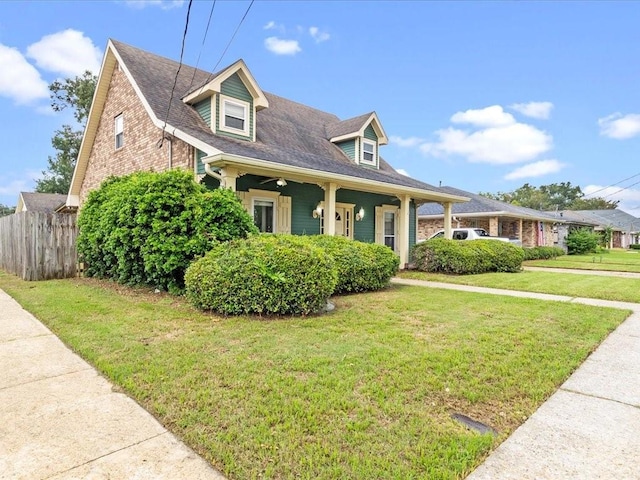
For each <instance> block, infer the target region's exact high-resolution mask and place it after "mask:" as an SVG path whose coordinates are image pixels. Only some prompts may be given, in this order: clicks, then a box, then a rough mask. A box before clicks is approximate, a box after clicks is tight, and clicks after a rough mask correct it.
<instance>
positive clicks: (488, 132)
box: [420, 116, 553, 165]
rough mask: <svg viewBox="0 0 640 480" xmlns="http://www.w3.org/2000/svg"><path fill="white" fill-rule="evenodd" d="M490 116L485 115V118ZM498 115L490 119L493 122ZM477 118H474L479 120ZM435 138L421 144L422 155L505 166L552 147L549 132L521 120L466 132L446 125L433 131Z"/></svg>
mask: <svg viewBox="0 0 640 480" xmlns="http://www.w3.org/2000/svg"><path fill="white" fill-rule="evenodd" d="M489 118H490V116H488V117H487V119H485V120H487V121H488V119H489ZM498 118H499V117H495V118H494V119H493V120H494V121H497V120H498ZM481 120H482V119H481V118H480V117H478V118H474V121H481ZM436 135H437V136H438V141H437V142H435V143H424V144H422V145H421V146H420V150H421V151H422V152H423V153H424V154H426V155H433V156H442V155H460V156H463V157H466V158H467V159H468V160H469V161H471V162H477V163H489V164H494V165H505V164H511V163H519V162H526V161H530V160H533V159H534V158H535V157H537V156H538V155H540V154H542V153H545V152H547V151H549V150H550V149H551V148H552V147H553V138H552V137H551V135H548V134H547V133H545V132H543V131H541V130H538V129H537V128H535V127H532V126H531V125H527V124H524V123H513V124H510V125H504V126H496V127H491V128H485V129H482V130H477V131H475V132H469V131H465V130H459V129H455V128H451V127H449V128H447V129H444V130H438V131H437V132H436Z"/></svg>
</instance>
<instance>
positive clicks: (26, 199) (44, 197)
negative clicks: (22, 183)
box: [20, 192, 67, 213]
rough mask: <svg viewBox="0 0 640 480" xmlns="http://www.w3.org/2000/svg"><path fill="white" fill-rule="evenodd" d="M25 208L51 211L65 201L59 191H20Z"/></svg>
mask: <svg viewBox="0 0 640 480" xmlns="http://www.w3.org/2000/svg"><path fill="white" fill-rule="evenodd" d="M20 196H21V197H22V202H23V203H24V208H25V210H28V211H30V212H44V213H53V212H55V211H56V209H57V208H58V207H60V206H61V205H62V204H64V203H65V202H66V201H67V196H66V195H62V194H60V193H35V192H20Z"/></svg>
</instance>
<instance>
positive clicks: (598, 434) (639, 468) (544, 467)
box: [392, 269, 640, 480]
mask: <svg viewBox="0 0 640 480" xmlns="http://www.w3.org/2000/svg"><path fill="white" fill-rule="evenodd" d="M554 270H555V271H557V269H554ZM580 273H586V272H584V271H581V272H580ZM609 273H612V272H609ZM612 276H613V275H612ZM392 281H393V282H394V283H398V284H404V285H419V286H424V287H432V288H446V289H451V290H463V291H471V292H478V293H487V294H495V295H509V296H518V297H527V298H537V299H541V300H552V301H560V302H572V303H582V304H587V305H594V306H605V307H613V308H622V309H625V310H631V311H633V313H632V315H631V316H630V317H628V318H627V319H626V320H625V321H624V322H623V323H622V324H621V325H620V326H619V327H618V328H617V329H616V330H615V331H614V332H613V333H612V334H611V335H609V336H608V337H607V339H606V340H605V341H604V342H603V343H602V344H601V345H600V346H599V347H598V348H597V349H596V351H595V352H593V353H592V354H591V355H590V356H589V357H588V358H587V360H586V361H585V362H584V363H583V364H582V365H581V366H580V367H579V368H578V369H577V370H576V371H575V372H574V373H573V375H571V377H569V379H568V380H567V381H566V382H565V383H564V384H563V385H562V386H561V387H560V389H559V390H558V391H556V392H555V393H554V394H553V395H552V396H551V397H550V398H549V399H548V400H547V401H546V402H545V403H544V404H542V406H540V408H539V409H538V410H537V411H536V412H535V413H534V414H533V415H532V416H531V417H530V418H529V419H528V420H527V421H526V422H525V423H524V424H523V425H521V426H520V427H519V428H518V429H516V431H515V432H514V433H513V434H512V435H511V436H510V437H509V438H507V439H506V440H505V441H504V442H503V443H502V444H501V445H500V446H499V447H498V448H497V449H496V450H495V451H494V452H493V453H492V454H491V455H490V456H489V457H488V458H487V460H486V461H485V462H484V463H483V464H482V465H480V466H479V467H478V468H477V469H476V470H475V471H474V472H472V473H471V475H469V476H468V477H467V480H502V479H513V480H516V479H517V480H534V479H535V480H542V479H554V480H555V479H589V480H590V479H625V480H630V479H640V304H634V303H625V302H611V301H607V300H594V299H590V298H574V297H565V296H560V295H548V294H539V293H530V292H515V291H512V290H499V289H490V288H483V287H469V286H464V285H453V284H447V283H439V282H425V281H420V280H409V279H399V278H395V279H393V280H392ZM639 287H640V282H639ZM550 308H553V307H552V306H551V305H550Z"/></svg>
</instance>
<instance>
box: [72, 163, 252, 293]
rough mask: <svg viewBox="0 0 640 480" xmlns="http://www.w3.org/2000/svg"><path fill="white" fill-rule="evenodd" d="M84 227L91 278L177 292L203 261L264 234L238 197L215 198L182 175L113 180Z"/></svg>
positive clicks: (81, 244) (82, 241)
mask: <svg viewBox="0 0 640 480" xmlns="http://www.w3.org/2000/svg"><path fill="white" fill-rule="evenodd" d="M78 225H79V228H80V234H79V237H78V254H79V258H80V261H82V262H84V263H85V273H86V274H87V275H89V276H96V277H101V278H112V279H115V280H117V281H118V282H120V283H124V284H131V285H135V284H146V285H151V286H155V287H158V288H162V289H168V290H171V291H175V292H179V291H181V290H182V288H183V285H184V272H185V270H186V268H187V267H188V266H189V263H190V262H191V261H192V260H193V259H194V258H195V257H198V256H201V255H203V254H204V253H205V252H207V251H208V250H209V249H211V248H212V247H213V245H215V244H216V243H217V242H219V241H228V240H232V239H234V238H241V237H245V236H247V234H249V233H252V232H256V228H255V226H254V225H253V221H252V219H251V217H250V216H249V214H248V213H247V212H246V211H245V210H244V208H243V207H242V205H241V203H240V202H239V200H238V199H237V198H236V196H235V194H234V193H233V192H231V191H230V190H225V189H218V190H214V191H207V190H206V188H205V187H203V186H202V185H199V184H197V183H195V182H194V181H193V176H192V175H191V174H190V173H188V172H185V171H182V170H171V171H167V172H163V173H153V172H138V173H134V174H131V175H127V176H124V177H119V178H111V179H108V180H107V181H105V182H104V183H103V184H102V185H101V186H100V188H99V189H98V190H95V191H93V192H91V193H90V194H89V196H88V199H87V201H86V203H85V205H84V206H83V208H82V210H81V212H80V217H79V219H78Z"/></svg>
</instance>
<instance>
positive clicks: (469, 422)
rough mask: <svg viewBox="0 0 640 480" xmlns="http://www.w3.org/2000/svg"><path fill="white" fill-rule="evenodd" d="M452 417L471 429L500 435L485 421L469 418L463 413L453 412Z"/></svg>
mask: <svg viewBox="0 0 640 480" xmlns="http://www.w3.org/2000/svg"><path fill="white" fill-rule="evenodd" d="M451 418H453V419H454V420H457V421H459V422H460V423H462V424H463V425H465V426H466V427H468V428H470V429H471V430H475V431H476V432H480V433H482V434H483V435H484V434H485V433H490V434H491V435H494V436H495V435H498V432H496V431H495V430H494V429H493V428H491V427H490V426H489V425H485V424H484V423H482V422H478V421H477V420H474V419H473V418H469V417H467V416H466V415H463V414H461V413H453V414H451Z"/></svg>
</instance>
